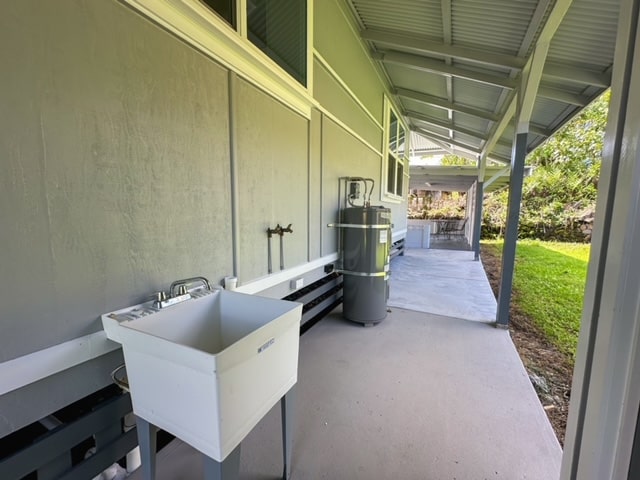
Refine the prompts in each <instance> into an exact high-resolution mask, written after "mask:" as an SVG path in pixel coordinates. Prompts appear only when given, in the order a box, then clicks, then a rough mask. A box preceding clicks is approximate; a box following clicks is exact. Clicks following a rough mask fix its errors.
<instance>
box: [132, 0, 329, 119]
mask: <svg viewBox="0 0 640 480" xmlns="http://www.w3.org/2000/svg"><path fill="white" fill-rule="evenodd" d="M122 1H123V2H124V3H125V4H127V5H129V6H130V7H131V8H132V9H133V10H135V11H137V12H139V13H141V14H142V15H143V16H145V17H147V18H149V19H151V20H152V21H153V22H155V23H156V24H158V25H160V26H162V27H163V28H164V29H166V30H167V31H169V32H171V33H173V34H174V35H176V36H177V37H178V38H180V39H182V40H184V41H185V42H186V43H188V44H189V45H191V46H193V47H194V48H196V49H198V50H199V51H201V52H202V53H204V54H205V55H207V56H208V57H210V58H212V59H214V60H215V61H217V62H218V63H220V64H221V65H223V66H225V67H226V68H228V69H230V70H232V71H234V72H236V73H237V74H238V75H239V76H241V77H242V78H244V79H246V80H247V81H249V82H250V83H252V84H253V85H255V86H257V87H258V88H260V89H261V90H264V91H265V92H267V93H269V94H270V95H272V96H274V97H275V98H276V99H278V100H279V101H281V102H282V103H284V104H285V105H287V106H288V107H289V108H291V109H292V110H294V111H296V112H298V113H299V114H301V115H303V116H304V117H305V118H307V119H309V118H311V107H312V106H314V105H315V104H316V103H317V102H315V100H314V99H313V98H312V96H311V94H310V91H309V89H308V88H306V87H304V86H303V85H301V84H300V83H298V82H297V81H296V80H295V79H294V78H293V77H291V76H290V75H289V74H288V73H286V72H285V71H284V70H283V69H282V68H281V67H280V66H279V65H278V64H277V63H276V62H274V61H273V60H272V59H271V58H269V57H268V56H267V55H265V53H264V52H262V51H261V50H260V49H259V48H258V47H256V46H255V45H253V44H252V43H251V42H250V41H249V40H248V39H246V38H244V37H242V36H241V34H239V33H238V32H237V31H235V30H234V29H233V28H231V27H230V26H229V25H228V24H227V23H226V22H225V21H224V20H222V19H220V18H218V17H217V16H216V15H214V14H213V13H211V12H210V11H209V10H208V9H207V7H205V6H204V5H203V4H201V3H199V2H196V1H193V0H122ZM307 48H308V49H310V48H311V46H307ZM311 55H312V54H311ZM311 55H308V57H309V56H311ZM312 68H313V65H307V75H308V76H309V73H310V71H312Z"/></svg>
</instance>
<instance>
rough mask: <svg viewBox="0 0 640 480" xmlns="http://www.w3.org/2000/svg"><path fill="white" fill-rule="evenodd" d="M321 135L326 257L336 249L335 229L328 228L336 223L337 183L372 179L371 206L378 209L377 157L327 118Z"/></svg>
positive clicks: (323, 252) (323, 231)
mask: <svg viewBox="0 0 640 480" xmlns="http://www.w3.org/2000/svg"><path fill="white" fill-rule="evenodd" d="M322 132H323V137H322V155H323V158H322V191H323V198H324V204H323V209H322V220H323V221H322V254H323V255H327V254H329V253H332V252H335V251H336V248H337V238H338V233H337V229H336V228H328V227H327V224H328V223H331V222H336V221H337V220H338V205H339V204H338V190H339V185H338V179H339V178H340V177H347V176H351V177H354V176H355V177H366V178H373V179H374V180H375V182H376V188H375V189H374V193H373V195H372V196H371V204H372V205H381V202H379V201H378V199H379V198H380V197H379V195H378V193H377V192H379V185H380V183H379V182H380V157H379V156H378V155H377V154H376V153H374V152H373V151H372V150H371V149H370V148H368V147H367V146H365V145H364V144H363V143H362V142H361V141H359V140H357V139H356V138H354V137H353V136H351V135H350V134H348V133H347V132H345V130H344V129H342V128H341V127H340V126H339V125H337V124H336V123H335V122H334V121H332V120H330V119H329V118H327V117H325V118H323V124H322Z"/></svg>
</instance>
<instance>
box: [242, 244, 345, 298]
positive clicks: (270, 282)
mask: <svg viewBox="0 0 640 480" xmlns="http://www.w3.org/2000/svg"><path fill="white" fill-rule="evenodd" d="M336 260H338V254H337V253H332V254H330V255H326V256H324V257H321V258H317V259H316V260H313V261H311V262H309V263H305V264H302V265H298V266H297V267H293V268H289V269H287V270H282V271H281V272H276V273H273V274H271V275H268V276H266V277H262V278H259V279H258V280H254V281H251V282H249V283H246V284H244V285H240V286H239V287H238V288H236V292H241V293H252V294H253V293H260V292H262V291H264V290H267V289H269V288H271V287H275V286H276V285H279V284H281V283H283V282H287V281H289V280H291V279H293V278H295V277H299V276H301V275H304V274H305V273H308V272H310V271H312V270H315V269H316V268H320V267H323V266H325V265H326V264H328V263H331V262H335V261H336Z"/></svg>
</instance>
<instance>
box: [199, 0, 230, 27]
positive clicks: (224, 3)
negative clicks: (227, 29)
mask: <svg viewBox="0 0 640 480" xmlns="http://www.w3.org/2000/svg"><path fill="white" fill-rule="evenodd" d="M202 3H204V4H205V5H207V6H208V7H209V8H210V9H211V10H213V11H214V12H215V13H217V14H218V15H220V16H221V17H222V18H223V19H224V20H225V21H226V22H227V23H228V24H229V25H231V26H232V27H233V28H236V0H202Z"/></svg>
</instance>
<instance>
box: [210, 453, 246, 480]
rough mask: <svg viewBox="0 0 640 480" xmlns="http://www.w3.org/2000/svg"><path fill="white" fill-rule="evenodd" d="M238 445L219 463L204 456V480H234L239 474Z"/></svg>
mask: <svg viewBox="0 0 640 480" xmlns="http://www.w3.org/2000/svg"><path fill="white" fill-rule="evenodd" d="M240 445H241V444H238V446H237V447H236V448H235V449H234V450H233V451H232V452H231V453H230V454H229V455H227V458H225V459H224V460H223V461H221V462H218V461H217V460H214V459H213V458H211V457H207V456H206V455H204V478H205V480H236V479H237V478H238V473H239V472H240Z"/></svg>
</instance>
